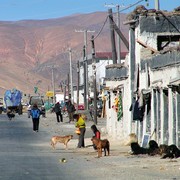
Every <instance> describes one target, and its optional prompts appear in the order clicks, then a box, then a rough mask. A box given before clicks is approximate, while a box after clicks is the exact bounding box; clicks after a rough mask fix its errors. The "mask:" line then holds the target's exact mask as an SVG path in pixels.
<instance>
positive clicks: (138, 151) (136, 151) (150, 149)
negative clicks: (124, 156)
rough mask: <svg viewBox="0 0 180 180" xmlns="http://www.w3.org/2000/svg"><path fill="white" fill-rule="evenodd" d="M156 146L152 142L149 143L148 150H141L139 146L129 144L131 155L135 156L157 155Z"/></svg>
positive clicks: (154, 142)
mask: <svg viewBox="0 0 180 180" xmlns="http://www.w3.org/2000/svg"><path fill="white" fill-rule="evenodd" d="M158 149H159V147H158V144H157V142H156V141H154V140H150V141H149V147H148V148H143V147H140V145H139V144H138V143H137V142H133V143H131V151H132V154H134V155H137V154H148V155H151V156H154V155H156V154H158Z"/></svg>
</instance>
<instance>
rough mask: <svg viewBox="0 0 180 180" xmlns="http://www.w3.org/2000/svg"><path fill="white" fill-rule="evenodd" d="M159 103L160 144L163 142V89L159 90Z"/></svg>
mask: <svg viewBox="0 0 180 180" xmlns="http://www.w3.org/2000/svg"><path fill="white" fill-rule="evenodd" d="M160 104H161V111H160V119H161V124H160V130H161V132H160V137H161V139H160V140H161V144H164V137H165V136H164V133H165V132H164V131H165V129H164V121H165V118H164V93H163V89H161V90H160Z"/></svg>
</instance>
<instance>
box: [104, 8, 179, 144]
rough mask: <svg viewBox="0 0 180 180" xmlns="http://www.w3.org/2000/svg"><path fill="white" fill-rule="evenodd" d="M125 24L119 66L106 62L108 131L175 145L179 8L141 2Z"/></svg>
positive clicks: (112, 133)
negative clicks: (147, 5)
mask: <svg viewBox="0 0 180 180" xmlns="http://www.w3.org/2000/svg"><path fill="white" fill-rule="evenodd" d="M126 24H127V25H129V43H130V46H129V47H130V49H129V55H128V56H127V57H126V60H125V63H123V64H121V66H120V65H113V66H110V65H109V66H107V67H106V78H105V81H106V90H107V91H108V94H109V95H108V96H107V101H106V109H107V131H108V133H109V135H112V137H114V138H117V139H124V138H126V137H127V136H128V135H129V133H133V132H134V133H136V134H137V135H138V139H139V141H140V142H141V141H142V138H143V136H144V135H145V134H148V135H149V136H150V138H151V139H154V140H156V141H157V142H158V143H160V144H163V143H165V144H176V145H178V146H180V11H178V10H177V11H173V12H163V11H156V10H147V9H145V8H144V7H143V6H140V7H138V8H136V9H135V10H134V11H133V12H132V13H131V14H130V15H129V16H128V21H127V22H126ZM117 99H118V105H117V103H116V100H117Z"/></svg>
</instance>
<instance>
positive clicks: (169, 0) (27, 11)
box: [0, 0, 180, 21]
mask: <svg viewBox="0 0 180 180" xmlns="http://www.w3.org/2000/svg"><path fill="white" fill-rule="evenodd" d="M154 1H155V0H149V7H147V6H146V8H148V9H152V8H154ZM159 1H160V9H162V10H168V11H171V10H173V9H174V8H176V7H178V6H180V0H159ZM136 2H140V0H0V9H1V10H0V21H17V20H24V19H50V18H59V17H63V16H69V15H72V14H76V13H90V12H97V11H105V12H107V10H108V7H107V6H106V5H105V4H108V5H110V4H113V6H116V5H117V4H118V5H119V6H120V10H123V9H124V8H127V7H129V6H130V5H133V4H135V3H136ZM139 4H142V5H146V4H147V2H146V1H145V0H142V2H140V3H138V4H137V5H139ZM137 5H136V6H137ZM123 6H124V7H123ZM136 6H133V7H132V8H129V9H128V10H124V11H123V12H124V13H127V12H130V11H132V10H133V9H134V8H135V7H136ZM112 9H113V11H114V12H115V11H116V7H112Z"/></svg>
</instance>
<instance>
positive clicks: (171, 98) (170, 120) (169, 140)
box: [168, 88, 175, 145]
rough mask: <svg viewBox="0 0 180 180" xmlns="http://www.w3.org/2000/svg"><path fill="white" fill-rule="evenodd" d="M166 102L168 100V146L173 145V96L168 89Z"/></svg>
mask: <svg viewBox="0 0 180 180" xmlns="http://www.w3.org/2000/svg"><path fill="white" fill-rule="evenodd" d="M168 97H169V98H168V100H169V115H168V125H169V126H168V132H169V138H168V144H169V145H170V144H174V143H175V142H174V138H173V134H174V126H173V125H174V115H173V95H172V89H171V88H169V89H168Z"/></svg>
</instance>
